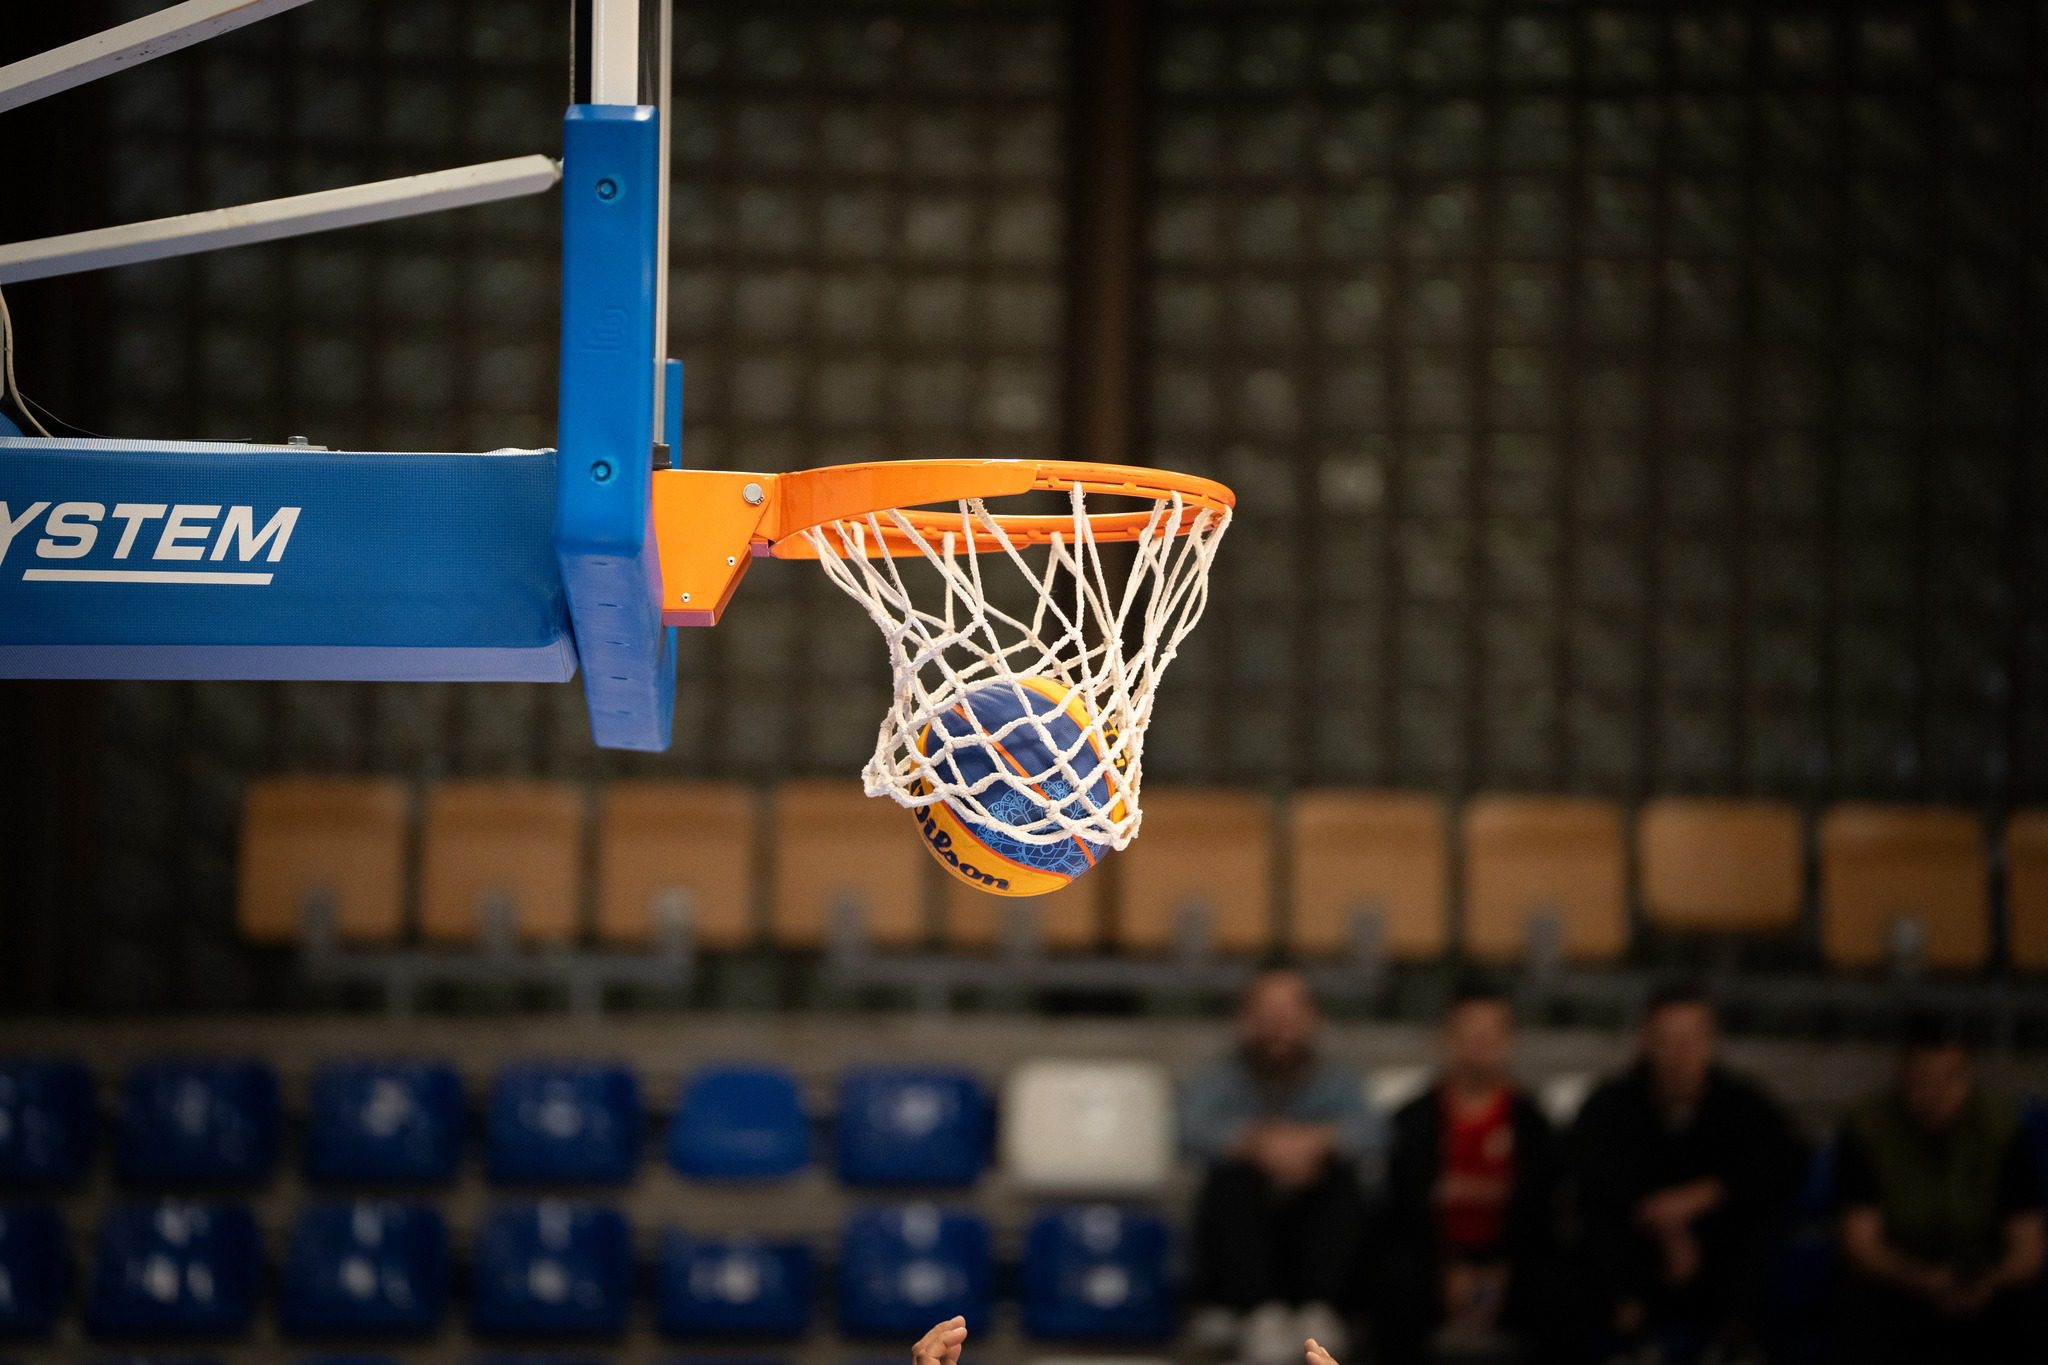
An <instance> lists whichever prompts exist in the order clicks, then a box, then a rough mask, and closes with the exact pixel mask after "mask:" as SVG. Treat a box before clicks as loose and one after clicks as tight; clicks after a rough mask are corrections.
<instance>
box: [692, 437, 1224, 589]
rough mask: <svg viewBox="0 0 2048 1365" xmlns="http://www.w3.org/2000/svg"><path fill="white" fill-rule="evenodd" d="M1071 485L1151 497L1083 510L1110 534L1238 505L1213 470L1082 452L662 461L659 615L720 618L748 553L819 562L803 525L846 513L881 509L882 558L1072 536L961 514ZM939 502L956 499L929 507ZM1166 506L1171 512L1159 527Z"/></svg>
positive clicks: (1125, 536) (1176, 529)
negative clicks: (750, 467) (675, 465)
mask: <svg viewBox="0 0 2048 1365" xmlns="http://www.w3.org/2000/svg"><path fill="white" fill-rule="evenodd" d="M1075 488H1079V489H1080V490H1081V491H1082V492H1084V493H1087V494H1090V495H1094V496H1106V497H1111V498H1128V499H1134V500H1137V501H1140V502H1143V503H1146V504H1149V506H1147V507H1146V508H1144V509H1142V510H1137V511H1131V510H1113V511H1105V512H1090V513H1088V515H1087V517H1086V521H1087V529H1088V534H1089V535H1090V536H1091V537H1093V538H1094V539H1095V540H1097V541H1101V542H1105V543H1107V542H1114V541H1132V540H1138V539H1141V538H1143V537H1145V536H1147V535H1156V534H1160V533H1162V532H1163V533H1165V534H1168V535H1180V534H1183V533H1185V532H1186V531H1187V530H1189V529H1190V528H1191V527H1193V526H1194V524H1195V523H1196V521H1197V520H1198V519H1199V518H1201V517H1203V516H1204V514H1209V515H1215V514H1225V515H1227V514H1228V513H1229V511H1230V509H1231V508H1233V507H1235V506H1236V504H1237V497H1236V495H1235V494H1234V493H1232V492H1231V491H1230V489H1228V488H1226V487H1225V486H1224V485H1222V484H1220V483H1217V482H1216V481H1215V480H1213V479H1205V478H1200V477H1198V476H1196V475H1193V474H1180V473H1175V472H1174V471H1172V470H1166V469H1144V468H1140V467H1138V466H1135V465H1112V464H1091V463H1089V462H1087V461H1082V460H893V461H877V462H874V463H871V464H844V465H827V466H824V467H822V468H818V469H804V470H797V471H795V472H792V473H788V474H749V473H743V472H736V471H725V470H705V469H663V470H657V471H655V475H654V533H655V539H656V542H657V544H658V546H659V549H660V555H661V597H662V602H661V606H662V620H663V621H664V622H665V623H666V624H668V625H672V626H710V625H716V624H717V623H718V618H719V616H720V615H721V614H722V613H723V612H724V611H725V608H726V604H727V603H728V602H730V601H731V600H732V594H733V590H734V589H736V588H737V587H738V586H739V581H740V579H741V577H742V576H744V575H745V573H746V571H747V566H748V564H749V563H750V562H751V561H752V560H754V559H757V558H762V557H765V556H773V557H775V558H777V559H814V558H816V557H817V550H816V548H815V547H814V546H813V545H812V543H811V542H810V540H809V539H808V538H807V537H806V536H805V535H804V532H806V531H808V530H811V529H812V528H814V527H818V526H824V525H827V524H830V523H833V522H837V521H842V520H846V519H849V518H855V519H857V518H867V517H873V518H874V521H873V523H872V526H873V530H874V532H875V535H874V537H873V539H872V541H871V543H870V546H869V553H871V554H878V555H879V554H886V555H917V554H923V553H925V544H924V542H923V539H922V538H923V537H926V536H929V537H930V538H931V539H933V540H937V539H940V538H942V537H945V536H948V535H951V536H953V537H954V538H955V539H956V541H957V542H958V543H959V545H960V548H961V549H973V550H993V549H1000V548H1002V547H1003V545H1004V542H1005V541H1007V542H1008V544H1009V545H1011V546H1014V547H1018V548H1022V547H1025V546H1030V545H1042V544H1046V543H1048V542H1050V541H1052V540H1053V539H1054V538H1055V537H1062V538H1067V539H1071V538H1072V537H1073V536H1074V534H1075V532H1076V527H1075V524H1074V518H1073V517H1072V516H1039V515H1018V514H1002V513H997V512H993V511H991V512H989V513H988V514H987V517H986V520H983V519H979V518H963V516H962V514H961V511H960V506H959V505H960V504H964V503H968V502H975V501H981V500H985V499H990V498H1004V497H1015V496H1017V495H1019V494H1024V493H1034V492H1061V493H1067V492H1071V491H1072V490H1073V489H1075ZM940 504H953V505H954V506H953V507H951V508H950V509H948V510H944V511H933V510H924V509H930V508H933V507H935V506H937V505H940ZM1163 509H1172V510H1163ZM1162 515H1165V516H1168V517H1172V518H1175V520H1173V521H1172V522H1171V524H1169V525H1165V526H1162V525H1161V523H1160V518H1161V517H1162ZM899 517H900V518H901V524H899V523H898V520H897V518H899ZM904 526H907V527H908V528H910V533H909V534H906V533H905V531H904V530H903V529H902V528H903V527H904ZM998 531H1000V535H998V534H997V532H998ZM970 540H971V541H972V544H971V545H970V544H969V543H968V542H969V541H970Z"/></svg>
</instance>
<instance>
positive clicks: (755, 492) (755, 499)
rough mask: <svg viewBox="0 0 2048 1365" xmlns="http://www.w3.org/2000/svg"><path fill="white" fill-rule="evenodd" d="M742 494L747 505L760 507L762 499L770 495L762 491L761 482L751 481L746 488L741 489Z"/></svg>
mask: <svg viewBox="0 0 2048 1365" xmlns="http://www.w3.org/2000/svg"><path fill="white" fill-rule="evenodd" d="M740 496H741V497H742V498H745V499H746V501H747V506H749V507H759V506H760V505H761V503H762V500H763V499H765V498H766V497H767V496H768V495H767V494H766V493H764V492H762V491H761V485H760V484H758V483H750V484H748V485H747V486H746V487H745V488H742V489H741V490H740Z"/></svg>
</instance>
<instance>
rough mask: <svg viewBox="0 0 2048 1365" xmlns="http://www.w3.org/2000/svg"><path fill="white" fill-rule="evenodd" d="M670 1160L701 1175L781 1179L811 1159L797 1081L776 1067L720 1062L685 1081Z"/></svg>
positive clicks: (684, 1170)
mask: <svg viewBox="0 0 2048 1365" xmlns="http://www.w3.org/2000/svg"><path fill="white" fill-rule="evenodd" d="M668 1160H669V1165H670V1166H671V1167H673V1168H674V1169H675V1171H676V1173H677V1174H679V1175H685V1176H689V1177H691V1178H692V1179H696V1180H779V1179H781V1178H783V1177H784V1176H790V1175H794V1174H796V1172H798V1171H800V1170H802V1169H803V1168H804V1167H805V1166H808V1165H809V1164H810V1161H811V1129H810V1121H809V1120H808V1119H807V1118H806V1117H805V1115H804V1109H803V1099H802V1097H801V1096H800V1095H799V1094H798V1093H797V1087H796V1081H795V1080H794V1079H793V1078H792V1077H791V1076H790V1075H789V1073H788V1072H786V1071H782V1070H779V1069H777V1068H775V1067H745V1066H729V1067H713V1068H710V1069H708V1070H705V1071H702V1072H699V1073H698V1074H697V1075H695V1076H693V1077H691V1078H689V1079H688V1080H686V1081H685V1082H684V1083H683V1086H682V1091H681V1093H680V1094H679V1095H678V1096H677V1099H676V1112H675V1118H674V1120H673V1121H672V1122H671V1124H670V1126H669V1134H668Z"/></svg>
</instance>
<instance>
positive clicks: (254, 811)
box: [235, 777, 411, 944]
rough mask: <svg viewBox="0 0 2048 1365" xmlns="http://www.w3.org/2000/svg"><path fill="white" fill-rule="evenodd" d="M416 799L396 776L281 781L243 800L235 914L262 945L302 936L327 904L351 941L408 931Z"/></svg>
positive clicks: (335, 925)
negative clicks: (408, 853)
mask: <svg viewBox="0 0 2048 1365" xmlns="http://www.w3.org/2000/svg"><path fill="white" fill-rule="evenodd" d="M410 805H411V799H410V794H409V793H408V791H407V790H406V787H405V784H404V783H402V782H398V781H395V780H391V779H385V778H372V779H354V778H332V777H277V778H270V779H268V780H266V781H261V782H253V783H251V784H250V786H249V789H248V791H247V793H246V794H245V795H244V797H243V803H242V844H241V851H240V863H239V867H238V869H237V872H238V885H237V893H236V899H235V903H236V914H237V917H238V919H239V922H240V924H241V928H242V932H243V933H244V934H245V935H247V936H248V937H249V938H250V939H251V940H252V941H254V942H257V943H292V942H296V941H297V940H298V939H299V938H300V936H301V935H302V934H303V933H304V932H305V930H306V928H307V923H306V915H307V912H308V911H309V910H310V909H312V908H313V907H315V906H318V907H319V908H320V909H321V911H322V912H323V913H324V914H325V915H326V917H327V926H328V928H329V929H330V930H331V932H332V933H333V934H334V936H335V938H337V939H338V940H340V941H342V942H344V943H356V944H373V943H391V942H394V941H396V940H397V938H398V937H399V935H400V933H401V932H402V931H403V929H404V907H405V879H406V866H405V847H406V822H407V819H408V817H409V814H410V810H409V808H410Z"/></svg>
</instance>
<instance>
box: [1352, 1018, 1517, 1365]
mask: <svg viewBox="0 0 2048 1365" xmlns="http://www.w3.org/2000/svg"><path fill="white" fill-rule="evenodd" d="M1514 1037H1515V1019H1514V1011H1513V1008H1512V1007H1511V1006H1510V1004H1509V1003H1508V1000H1507V997H1506V996H1505V995H1503V994H1502V993H1501V992H1500V991H1498V990H1496V989H1492V988H1489V987H1486V986H1479V985H1472V986H1467V987H1465V988H1464V989H1462V990H1460V992H1459V993H1458V996H1457V998H1456V999H1455V1000H1454V1001H1453V1002H1452V1004H1451V1007H1450V1010H1449V1012H1448V1013H1447V1014H1446V1015H1445V1017H1444V1025H1443V1055H1444V1062H1443V1071H1442V1074H1441V1075H1440V1076H1439V1077H1438V1079H1437V1082H1436V1083H1435V1084H1434V1085H1432V1086H1431V1087H1430V1088H1429V1089H1428V1090H1427V1091H1425V1092H1424V1093H1423V1094H1422V1095H1420V1096H1418V1097H1417V1098H1416V1099H1415V1100H1413V1101H1411V1102H1410V1103H1409V1104H1408V1105H1406V1106H1405V1107H1403V1108H1402V1109H1401V1111H1400V1112H1399V1113H1398V1114H1397V1115H1395V1118H1394V1125H1393V1146H1392V1149H1391V1152H1390V1154H1389V1157H1388V1165H1387V1184H1386V1203H1385V1210H1384V1213H1385V1218H1384V1223H1383V1227H1382V1233H1381V1247H1380V1257H1379V1260H1380V1266H1381V1271H1380V1284H1379V1294H1378V1296H1377V1297H1378V1299H1379V1303H1378V1306H1377V1308H1378V1311H1377V1313H1376V1314H1375V1321H1376V1334H1377V1336H1378V1338H1379V1342H1380V1347H1381V1351H1382V1354H1383V1356H1384V1358H1385V1359H1386V1360H1387V1361H1388V1362H1390V1365H1406V1363H1407V1362H1411V1361H1413V1362H1420V1361H1423V1360H1426V1359H1427V1358H1428V1356H1429V1351H1430V1343H1431V1341H1432V1339H1434V1338H1436V1337H1438V1336H1439V1335H1441V1336H1442V1337H1443V1338H1444V1339H1445V1340H1446V1341H1449V1340H1460V1341H1463V1342H1467V1343H1471V1344H1474V1345H1476V1344H1478V1343H1481V1342H1485V1341H1488V1340H1491V1339H1497V1338H1502V1337H1506V1338H1511V1339H1516V1340H1519V1342H1520V1344H1521V1347H1522V1350H1523V1358H1524V1359H1532V1360H1542V1359H1545V1358H1548V1357H1549V1356H1550V1355H1551V1354H1552V1352H1553V1350H1554V1332H1553V1331H1552V1329H1551V1321H1552V1317H1553V1315H1552V1313H1551V1311H1550V1310H1551V1305H1552V1303H1553V1300H1554V1295H1553V1293H1552V1292H1551V1289H1550V1287H1549V1284H1548V1281H1549V1279H1550V1272H1551V1268H1552V1265H1553V1255H1552V1253H1553V1249H1554V1227H1555V1220H1556V1193H1557V1179H1556V1175H1557V1172H1556V1162H1557V1151H1556V1142H1555V1140H1554V1138H1553V1137H1552V1134H1551V1130H1550V1124H1549V1122H1548V1121H1547V1120H1546V1119H1545V1118H1544V1116H1543V1111H1542V1110H1541V1109H1539V1108H1538V1107H1537V1106H1536V1105H1535V1103H1534V1102H1533V1101H1531V1100H1530V1098H1529V1096H1528V1095H1526V1094H1525V1093H1523V1092H1522V1090H1521V1089H1520V1088H1518V1087H1517V1086H1516V1084H1515V1080H1514V1077H1513V1075H1512V1073H1511V1072H1510V1070H1509V1067H1510V1062H1511V1060H1512V1056H1513V1051H1514Z"/></svg>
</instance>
